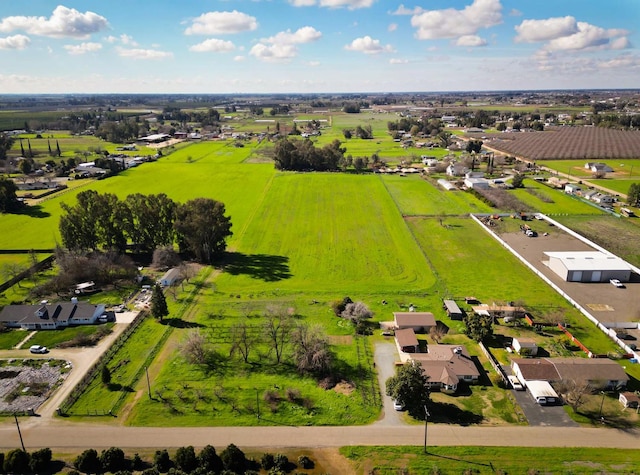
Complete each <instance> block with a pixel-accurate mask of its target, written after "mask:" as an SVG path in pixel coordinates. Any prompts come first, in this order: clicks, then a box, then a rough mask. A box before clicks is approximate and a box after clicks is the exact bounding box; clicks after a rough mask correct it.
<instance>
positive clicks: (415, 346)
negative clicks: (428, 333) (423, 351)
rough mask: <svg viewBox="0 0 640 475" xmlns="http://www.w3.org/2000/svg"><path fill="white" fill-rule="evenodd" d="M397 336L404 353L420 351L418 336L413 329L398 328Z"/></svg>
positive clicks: (398, 343) (397, 342)
mask: <svg viewBox="0 0 640 475" xmlns="http://www.w3.org/2000/svg"><path fill="white" fill-rule="evenodd" d="M395 337H396V344H397V345H398V350H399V351H402V352H403V353H418V352H419V351H420V345H419V343H418V338H416V334H415V332H414V331H413V329H411V328H406V329H404V330H396V331H395Z"/></svg>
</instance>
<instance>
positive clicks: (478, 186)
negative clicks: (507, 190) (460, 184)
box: [464, 178, 490, 190]
mask: <svg viewBox="0 0 640 475" xmlns="http://www.w3.org/2000/svg"><path fill="white" fill-rule="evenodd" d="M489 184H490V182H489V180H487V179H486V178H465V179H464V186H466V187H467V188H468V189H470V190H488V189H489Z"/></svg>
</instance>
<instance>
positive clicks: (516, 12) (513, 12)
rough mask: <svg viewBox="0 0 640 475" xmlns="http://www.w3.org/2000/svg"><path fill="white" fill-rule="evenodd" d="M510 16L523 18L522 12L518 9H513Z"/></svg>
mask: <svg viewBox="0 0 640 475" xmlns="http://www.w3.org/2000/svg"><path fill="white" fill-rule="evenodd" d="M509 16H522V12H521V11H520V10H518V9H517V8H512V9H511V11H510V12H509Z"/></svg>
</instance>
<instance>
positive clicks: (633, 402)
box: [618, 391, 640, 409]
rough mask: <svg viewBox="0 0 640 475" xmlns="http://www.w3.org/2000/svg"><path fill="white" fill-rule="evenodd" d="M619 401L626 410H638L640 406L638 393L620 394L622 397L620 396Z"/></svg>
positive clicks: (626, 392) (627, 392)
mask: <svg viewBox="0 0 640 475" xmlns="http://www.w3.org/2000/svg"><path fill="white" fill-rule="evenodd" d="M618 401H620V403H621V404H622V406H623V407H624V408H625V409H626V408H628V407H630V408H632V409H637V408H638V406H639V405H640V397H638V395H637V394H636V393H632V392H630V391H625V392H622V393H620V395H619V396H618Z"/></svg>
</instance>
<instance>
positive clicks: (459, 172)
mask: <svg viewBox="0 0 640 475" xmlns="http://www.w3.org/2000/svg"><path fill="white" fill-rule="evenodd" d="M468 171H469V169H468V168H467V167H465V166H464V165H463V164H462V163H456V162H451V163H450V164H449V166H448V167H447V170H446V174H447V175H448V176H464V174H465V173H467V172H468Z"/></svg>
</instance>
